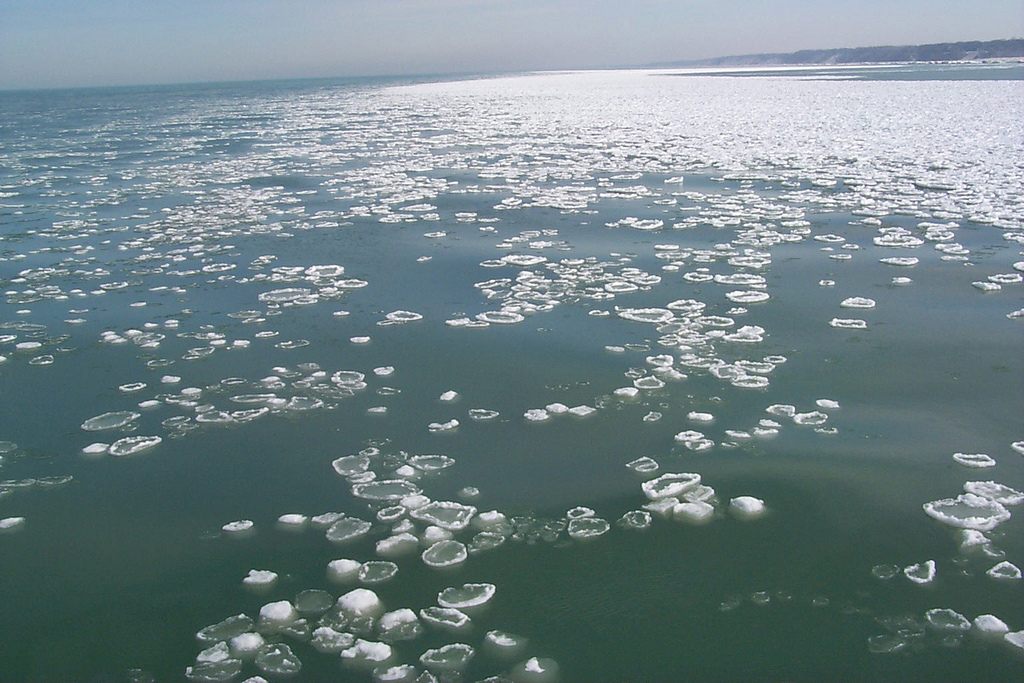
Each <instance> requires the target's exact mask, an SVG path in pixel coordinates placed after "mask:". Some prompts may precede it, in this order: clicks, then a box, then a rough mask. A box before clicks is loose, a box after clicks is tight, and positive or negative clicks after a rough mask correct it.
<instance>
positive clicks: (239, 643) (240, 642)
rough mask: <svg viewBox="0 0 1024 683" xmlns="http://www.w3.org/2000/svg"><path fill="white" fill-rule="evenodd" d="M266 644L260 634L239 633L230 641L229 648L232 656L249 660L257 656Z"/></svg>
mask: <svg viewBox="0 0 1024 683" xmlns="http://www.w3.org/2000/svg"><path fill="white" fill-rule="evenodd" d="M264 642H265V641H264V640H263V636H261V635H260V634H259V633H252V632H249V633H239V634H238V635H237V636H235V637H234V638H232V639H231V640H229V641H228V647H229V648H230V649H231V656H233V657H237V658H238V659H242V660H249V659H252V658H253V657H255V656H256V653H257V652H259V649H260V648H261V647H263V644H264Z"/></svg>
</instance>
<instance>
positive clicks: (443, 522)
mask: <svg viewBox="0 0 1024 683" xmlns="http://www.w3.org/2000/svg"><path fill="white" fill-rule="evenodd" d="M476 512H477V510H476V508H475V507H473V506H472V505H463V504H461V503H454V502H450V501H434V502H432V503H427V504H426V505H424V506H422V507H419V508H416V509H415V510H413V511H411V512H410V513H409V516H410V517H412V518H413V519H415V520H417V521H420V522H425V523H427V524H432V525H434V526H439V527H441V528H442V529H447V530H449V531H462V530H463V529H465V528H466V527H467V526H468V525H469V522H470V520H472V519H473V515H475V514H476Z"/></svg>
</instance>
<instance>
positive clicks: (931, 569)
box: [903, 560, 935, 584]
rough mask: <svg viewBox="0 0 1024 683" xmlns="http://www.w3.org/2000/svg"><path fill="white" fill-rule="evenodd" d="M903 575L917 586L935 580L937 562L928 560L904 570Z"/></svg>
mask: <svg viewBox="0 0 1024 683" xmlns="http://www.w3.org/2000/svg"><path fill="white" fill-rule="evenodd" d="M903 575H904V576H906V577H907V578H908V579H910V580H911V581H913V582H914V583H917V584H925V583H931V582H932V581H934V580H935V560H926V561H925V562H919V563H917V564H912V565H909V566H907V567H904V568H903Z"/></svg>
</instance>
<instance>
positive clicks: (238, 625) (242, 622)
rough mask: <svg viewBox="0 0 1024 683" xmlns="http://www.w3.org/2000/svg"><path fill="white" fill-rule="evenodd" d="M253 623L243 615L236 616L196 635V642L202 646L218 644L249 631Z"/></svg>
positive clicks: (208, 627) (212, 625)
mask: <svg viewBox="0 0 1024 683" xmlns="http://www.w3.org/2000/svg"><path fill="white" fill-rule="evenodd" d="M252 627H253V621H252V619H250V618H249V617H248V616H246V615H245V614H236V615H235V616H233V617H228V618H227V619H224V620H223V621H220V622H217V623H216V624H211V625H210V626H206V627H204V628H202V629H200V630H199V632H197V633H196V640H198V641H199V642H200V643H202V644H204V645H205V644H210V643H219V642H221V641H224V640H229V639H231V638H233V637H235V636H237V635H240V634H242V633H245V632H247V631H249V630H251V629H252Z"/></svg>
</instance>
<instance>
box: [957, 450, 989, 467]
mask: <svg viewBox="0 0 1024 683" xmlns="http://www.w3.org/2000/svg"><path fill="white" fill-rule="evenodd" d="M953 460H955V461H957V462H958V463H960V464H961V465H963V466H964V467H976V468H982V467H995V464H996V461H995V459H993V458H992V457H991V456H988V455H985V454H984V453H954V454H953Z"/></svg>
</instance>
